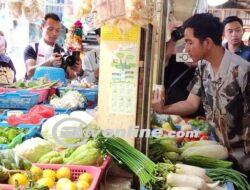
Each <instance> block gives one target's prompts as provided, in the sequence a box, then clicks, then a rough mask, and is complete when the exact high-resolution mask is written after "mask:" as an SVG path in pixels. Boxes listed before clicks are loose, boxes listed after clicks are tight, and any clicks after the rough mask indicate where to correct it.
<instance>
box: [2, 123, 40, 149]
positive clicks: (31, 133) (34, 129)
mask: <svg viewBox="0 0 250 190" xmlns="http://www.w3.org/2000/svg"><path fill="white" fill-rule="evenodd" d="M1 127H10V125H9V124H8V123H6V122H0V128H1ZM15 128H21V129H27V130H28V132H27V133H26V134H25V135H24V136H23V141H25V140H27V139H30V138H33V137H36V136H40V126H37V125H26V124H20V125H18V126H17V127H15ZM15 138H16V137H15ZM15 138H14V139H13V140H12V141H14V140H15ZM3 149H9V147H8V144H0V150H3Z"/></svg>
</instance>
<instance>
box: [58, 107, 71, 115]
mask: <svg viewBox="0 0 250 190" xmlns="http://www.w3.org/2000/svg"><path fill="white" fill-rule="evenodd" d="M70 112H71V110H70V109H63V108H55V115H59V114H70Z"/></svg>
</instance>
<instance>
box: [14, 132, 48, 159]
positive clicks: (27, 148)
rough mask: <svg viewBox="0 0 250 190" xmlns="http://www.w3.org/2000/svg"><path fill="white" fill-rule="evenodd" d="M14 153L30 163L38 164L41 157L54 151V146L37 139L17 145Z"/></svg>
mask: <svg viewBox="0 0 250 190" xmlns="http://www.w3.org/2000/svg"><path fill="white" fill-rule="evenodd" d="M14 151H15V152H16V153H17V154H18V155H19V156H21V157H23V158H26V159H27V160H29V161H30V162H37V161H38V160H39V158H40V157H41V156H43V155H44V154H46V153H48V152H50V151H52V146H51V143H49V142H48V141H46V140H44V139H41V138H39V137H36V138H32V139H28V140H26V141H24V142H23V143H22V144H19V145H17V146H16V147H15V149H14Z"/></svg>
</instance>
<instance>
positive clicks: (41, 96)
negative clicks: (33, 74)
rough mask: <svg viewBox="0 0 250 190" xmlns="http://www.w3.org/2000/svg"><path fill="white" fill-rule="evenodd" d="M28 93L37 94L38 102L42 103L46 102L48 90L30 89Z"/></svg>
mask: <svg viewBox="0 0 250 190" xmlns="http://www.w3.org/2000/svg"><path fill="white" fill-rule="evenodd" d="M29 91H30V92H32V93H37V94H39V99H38V102H39V103H42V102H44V101H46V100H47V98H48V95H49V91H50V89H32V90H29Z"/></svg>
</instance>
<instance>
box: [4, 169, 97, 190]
mask: <svg viewBox="0 0 250 190" xmlns="http://www.w3.org/2000/svg"><path fill="white" fill-rule="evenodd" d="M35 165H36V166H38V167H40V168H42V169H51V170H54V171H56V170H58V169H59V168H60V167H65V165H59V164H57V165H54V164H35ZM66 167H68V168H69V169H70V171H71V176H72V179H71V180H74V181H76V180H77V179H78V177H79V176H80V175H81V174H82V173H84V172H88V173H90V174H91V175H92V176H93V181H92V183H91V186H90V187H89V188H88V190H96V189H97V187H98V184H99V181H100V175H101V170H100V169H99V168H97V167H93V166H73V165H67V166H66ZM0 188H1V190H13V189H14V186H13V185H7V184H0ZM21 189H22V190H23V189H24V188H21ZM50 189H54V190H55V188H50Z"/></svg>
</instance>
